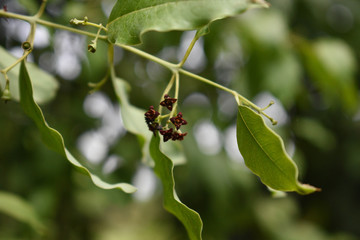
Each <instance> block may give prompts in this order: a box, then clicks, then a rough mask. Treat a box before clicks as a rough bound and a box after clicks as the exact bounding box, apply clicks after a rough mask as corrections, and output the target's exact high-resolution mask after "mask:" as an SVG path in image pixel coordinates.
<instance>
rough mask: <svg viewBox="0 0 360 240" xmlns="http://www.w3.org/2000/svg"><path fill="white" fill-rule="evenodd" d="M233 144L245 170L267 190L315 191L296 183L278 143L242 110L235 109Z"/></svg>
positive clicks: (295, 174)
mask: <svg viewBox="0 0 360 240" xmlns="http://www.w3.org/2000/svg"><path fill="white" fill-rule="evenodd" d="M237 142H238V146H239V150H240V152H241V154H242V155H243V157H244V161H245V164H246V166H247V167H248V168H250V170H251V171H253V172H254V173H255V174H256V175H258V176H259V177H260V179H261V181H262V182H263V183H264V184H265V185H267V186H268V187H270V188H272V189H275V190H279V191H296V192H298V193H300V194H309V193H312V192H314V191H317V190H318V189H317V188H315V187H313V186H310V185H307V184H301V183H300V182H299V181H298V179H297V178H298V169H297V166H296V165H295V163H294V162H293V160H292V159H291V158H290V157H289V155H288V154H287V153H286V151H285V148H284V143H283V141H282V139H281V138H280V137H279V136H278V135H277V134H276V133H275V132H274V131H272V130H271V129H270V128H269V127H268V126H267V125H266V124H265V122H264V120H263V118H262V117H261V116H260V115H259V114H257V113H255V112H254V111H253V110H251V109H250V108H248V107H246V106H239V112H238V118H237Z"/></svg>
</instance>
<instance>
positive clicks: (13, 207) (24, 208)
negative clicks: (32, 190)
mask: <svg viewBox="0 0 360 240" xmlns="http://www.w3.org/2000/svg"><path fill="white" fill-rule="evenodd" d="M0 212H3V213H5V214H7V215H9V216H11V217H13V218H15V219H17V220H19V221H22V222H24V223H27V224H29V225H30V226H31V227H33V228H34V229H35V230H36V231H37V232H39V233H42V232H43V231H44V230H45V227H44V225H43V223H42V222H41V221H40V220H39V216H38V215H37V214H36V212H35V211H34V209H33V207H32V206H31V205H30V204H29V203H28V202H26V201H25V200H24V199H22V198H20V197H19V196H17V195H15V194H12V193H8V192H3V191H0Z"/></svg>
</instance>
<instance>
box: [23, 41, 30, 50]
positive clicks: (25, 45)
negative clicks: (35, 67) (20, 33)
mask: <svg viewBox="0 0 360 240" xmlns="http://www.w3.org/2000/svg"><path fill="white" fill-rule="evenodd" d="M21 47H22V48H23V49H24V50H30V49H31V44H30V43H29V42H27V41H26V42H23V43H22V44H21Z"/></svg>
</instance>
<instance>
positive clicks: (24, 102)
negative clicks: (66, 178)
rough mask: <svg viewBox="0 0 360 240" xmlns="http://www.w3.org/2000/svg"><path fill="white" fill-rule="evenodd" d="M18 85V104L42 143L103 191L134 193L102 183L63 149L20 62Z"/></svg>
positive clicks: (122, 185)
mask: <svg viewBox="0 0 360 240" xmlns="http://www.w3.org/2000/svg"><path fill="white" fill-rule="evenodd" d="M19 84H20V104H21V106H22V108H23V110H24V112H25V113H26V114H27V115H28V116H29V117H30V118H31V119H32V120H33V121H34V122H35V124H36V126H37V127H38V129H39V131H40V134H41V137H42V139H43V141H44V143H45V144H46V145H47V146H48V147H49V148H50V149H52V150H54V151H56V152H58V153H59V154H61V155H63V156H64V157H65V158H66V159H67V160H68V161H69V162H71V163H72V164H73V165H74V166H75V167H76V168H77V169H79V170H80V171H81V172H83V173H85V174H87V175H88V176H90V178H91V180H92V181H93V183H94V184H95V185H96V186H98V187H100V188H103V189H114V188H117V189H120V190H122V191H124V192H126V193H133V192H135V191H136V188H135V187H134V186H132V185H130V184H128V183H117V184H109V183H106V182H104V181H102V180H101V179H100V178H99V177H98V176H96V175H94V174H92V173H91V172H90V171H89V170H88V169H87V168H85V167H84V166H82V165H81V164H80V163H79V161H77V160H76V159H75V158H74V157H73V156H72V155H71V154H70V152H69V151H68V150H67V149H66V148H65V144H64V140H63V138H62V136H61V134H60V133H59V132H58V131H56V130H55V129H53V128H51V127H49V125H48V124H47V122H46V121H45V118H44V115H43V113H42V111H41V109H40V107H39V106H38V105H37V103H36V102H35V101H34V97H33V90H32V84H31V80H30V76H29V74H28V71H27V69H26V66H25V62H24V61H22V62H21V66H20V75H19Z"/></svg>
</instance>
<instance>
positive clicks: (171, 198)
mask: <svg viewBox="0 0 360 240" xmlns="http://www.w3.org/2000/svg"><path fill="white" fill-rule="evenodd" d="M159 145H160V137H159V135H157V136H156V137H152V139H151V142H150V154H151V157H152V158H153V159H154V161H155V167H154V171H155V173H156V175H157V176H158V177H159V178H160V180H161V182H162V186H163V194H164V208H165V209H166V210H167V211H168V212H170V213H172V214H173V215H175V216H176V217H177V218H178V219H179V220H180V221H181V222H182V224H183V225H184V227H185V229H186V230H187V232H188V235H189V238H190V239H191V240H194V239H201V231H202V226H203V225H202V221H201V218H200V216H199V214H198V213H197V212H195V211H194V210H192V209H190V208H189V207H187V206H186V205H184V204H183V203H182V202H181V201H180V200H179V198H178V196H177V195H176V191H175V182H174V175H173V169H174V165H173V162H172V161H171V159H170V158H168V157H167V156H166V155H164V154H163V153H162V152H161V151H160V148H159Z"/></svg>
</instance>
